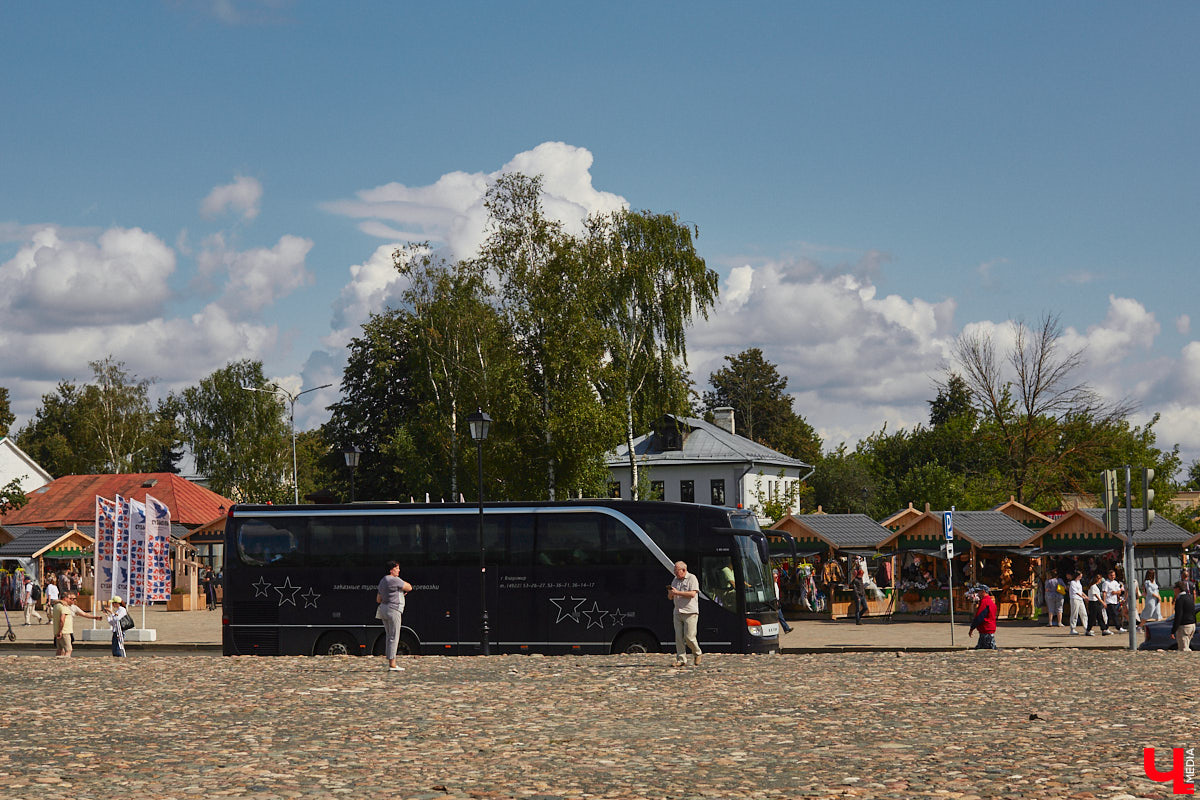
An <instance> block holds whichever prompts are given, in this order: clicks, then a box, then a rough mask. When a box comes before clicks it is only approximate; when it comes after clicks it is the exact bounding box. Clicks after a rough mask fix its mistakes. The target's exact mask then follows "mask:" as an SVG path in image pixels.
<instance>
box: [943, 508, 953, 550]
mask: <svg viewBox="0 0 1200 800" xmlns="http://www.w3.org/2000/svg"><path fill="white" fill-rule="evenodd" d="M942 524H943V525H944V526H945V528H946V541H947V542H953V541H954V509H953V508H951V509H950V510H949V511H946V512H944V513H943V514H942Z"/></svg>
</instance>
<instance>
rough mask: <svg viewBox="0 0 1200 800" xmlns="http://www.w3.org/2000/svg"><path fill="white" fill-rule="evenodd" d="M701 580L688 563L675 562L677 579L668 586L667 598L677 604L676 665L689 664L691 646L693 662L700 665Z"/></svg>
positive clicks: (673, 617) (675, 617)
mask: <svg viewBox="0 0 1200 800" xmlns="http://www.w3.org/2000/svg"><path fill="white" fill-rule="evenodd" d="M699 598H700V582H699V581H698V580H696V576H695V575H693V574H691V573H690V572H688V568H687V564H685V563H683V562H682V561H676V562H675V579H674V580H672V581H671V584H670V585H669V586H668V587H667V599H668V600H671V601H672V602H674V604H675V612H674V614H673V615H672V621H673V622H674V625H675V666H676V667H685V666H687V655H686V654H687V651H686V649H685V647H687V648H691V651H692V658H693V662H692V663H694V664H695V665H696V666H697V667H698V666H700V657H701V656H702V655H704V654H703V653H702V652H700V642H699V641H697V640H696V631H697V630H698V629H699V622H700V600H699Z"/></svg>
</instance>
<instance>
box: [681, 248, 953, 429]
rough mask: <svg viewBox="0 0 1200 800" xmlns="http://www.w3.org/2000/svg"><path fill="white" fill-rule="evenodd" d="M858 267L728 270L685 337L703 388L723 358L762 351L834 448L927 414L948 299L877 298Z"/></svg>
mask: <svg viewBox="0 0 1200 800" xmlns="http://www.w3.org/2000/svg"><path fill="white" fill-rule="evenodd" d="M864 272H865V270H864V269H863V265H862V264H861V263H859V264H850V265H846V266H843V267H839V268H837V269H834V270H825V269H823V268H822V267H821V265H820V264H818V263H816V262H813V261H811V260H808V259H801V260H796V261H790V262H767V263H764V264H761V265H759V266H750V265H742V266H738V267H735V268H733V269H731V270H730V272H729V278H728V279H727V280H726V281H725V284H724V286H723V287H722V293H721V301H720V304H719V306H718V308H717V309H716V311H715V312H714V313H713V314H712V315H711V317H710V319H709V320H708V321H707V322H704V321H701V322H699V323H697V324H696V326H695V327H694V328H693V330H692V331H691V332H690V334H689V336H688V355H689V362H690V367H691V369H692V374H693V376H694V378H695V380H696V382H697V386H698V388H699V389H700V390H701V391H705V390H706V389H707V388H708V386H707V384H708V376H709V375H710V374H711V373H712V372H714V371H716V370H717V369H719V368H721V367H722V366H723V365H724V360H723V359H724V356H726V355H733V354H736V353H739V352H742V351H743V350H746V349H748V348H751V347H758V348H761V349H762V351H763V354H764V356H765V358H766V359H767V360H768V361H771V362H772V363H774V364H776V365H778V367H779V372H780V374H781V375H784V376H786V377H787V378H788V391H789V392H791V393H793V395H794V404H795V406H794V407H795V408H796V410H797V412H799V413H800V414H802V415H804V416H805V418H806V419H807V420H808V421H809V423H810V424H811V425H813V426H814V427H815V428H816V429H817V431H818V433H820V434H821V436H822V437H823V438H825V439H826V440H827V441H828V442H829V443H830V444H831V445H833V444H836V443H837V442H840V441H843V440H845V441H848V442H849V443H850V445H851V446H853V445H854V443H855V442H856V441H857V440H858V439H859V438H861V437H864V436H866V435H867V434H869V433H871V432H872V431H874V430H878V429H879V427H880V426H881V425H882V424H883V422H884V421H887V422H888V423H889V428H891V429H895V428H896V427H907V426H911V425H913V424H916V423H918V422H923V421H925V420H926V419H927V418H928V407H927V405H926V402H927V401H928V400H929V399H930V397H931V396H932V395H931V387H932V385H933V380H934V379H935V378H936V377H938V376H940V373H941V370H942V366H943V364H944V363H945V360H946V358H947V356H948V354H949V348H950V345H951V344H952V342H953V339H954V331H952V330H951V322H952V319H953V315H954V307H955V306H954V302H953V301H950V300H944V301H941V302H939V303H931V302H929V301H926V300H921V299H919V298H914V299H906V298H903V297H900V296H899V295H887V296H885V297H882V298H879V297H876V288H875V286H874V285H873V284H871V283H868V282H866V281H865V280H864V279H863V278H861V277H858V276H859V275H861V274H863V273H864Z"/></svg>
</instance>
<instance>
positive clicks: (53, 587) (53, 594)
mask: <svg viewBox="0 0 1200 800" xmlns="http://www.w3.org/2000/svg"><path fill="white" fill-rule="evenodd" d="M42 597H44V598H46V614H47V616H46V622H47V623H49V622H51V619H50V618H51V617H52V616H53V615H54V605H55V604H56V603H57V602H58V584H57V583H56V582H55V578H54V576H53V575H51V576H50V578H49V580H47V581H46V586H45V588H43V589H42Z"/></svg>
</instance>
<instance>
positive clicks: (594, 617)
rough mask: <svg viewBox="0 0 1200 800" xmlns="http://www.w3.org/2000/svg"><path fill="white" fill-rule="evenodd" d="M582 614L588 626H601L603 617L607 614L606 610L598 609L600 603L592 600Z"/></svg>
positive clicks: (602, 625)
mask: <svg viewBox="0 0 1200 800" xmlns="http://www.w3.org/2000/svg"><path fill="white" fill-rule="evenodd" d="M583 615H584V616H585V617H587V619H588V624H587V626H588V628H589V629H590V628H603V627H604V618H605V617H607V616H608V612H607V611H601V610H600V603H598V602H596V601H592V607H591V608H589V609H587V610H586V611H584V612H583Z"/></svg>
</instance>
